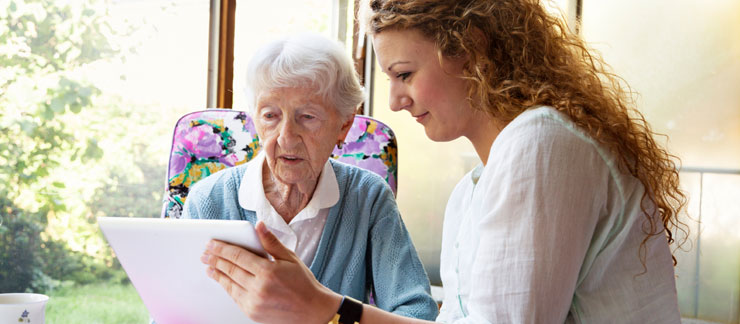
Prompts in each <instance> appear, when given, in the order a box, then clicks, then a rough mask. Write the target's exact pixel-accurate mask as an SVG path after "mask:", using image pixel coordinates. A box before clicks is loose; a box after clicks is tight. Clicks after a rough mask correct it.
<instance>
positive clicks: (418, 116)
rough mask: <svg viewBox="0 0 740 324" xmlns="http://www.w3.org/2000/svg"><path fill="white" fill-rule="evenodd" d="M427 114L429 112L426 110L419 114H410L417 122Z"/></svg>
mask: <svg viewBox="0 0 740 324" xmlns="http://www.w3.org/2000/svg"><path fill="white" fill-rule="evenodd" d="M427 115H429V112H428V111H427V112H425V113H423V114H419V115H412V116H413V117H414V118H416V122H417V123H421V121H422V120H424V118H425V117H426V116H427Z"/></svg>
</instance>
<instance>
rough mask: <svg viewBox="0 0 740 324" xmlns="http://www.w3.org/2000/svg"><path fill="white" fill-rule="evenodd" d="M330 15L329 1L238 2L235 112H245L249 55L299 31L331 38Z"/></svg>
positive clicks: (235, 32) (281, 0) (235, 36)
mask: <svg viewBox="0 0 740 324" xmlns="http://www.w3.org/2000/svg"><path fill="white" fill-rule="evenodd" d="M331 13H332V1H326V0H307V1H294V0H276V1H252V0H241V1H237V4H236V24H235V26H234V101H233V102H234V109H239V110H247V104H246V102H245V101H244V94H243V90H244V82H245V80H246V79H245V78H246V74H245V73H246V70H247V64H249V60H250V59H251V58H252V54H254V52H255V51H256V50H257V49H258V48H259V47H260V46H262V45H264V44H265V43H267V42H269V41H271V40H274V39H276V38H278V37H282V36H287V35H290V34H294V33H299V32H315V33H320V34H322V35H324V36H326V37H332V35H330V33H331V28H330V27H331V20H330V19H331ZM350 27H351V25H350ZM332 38H334V39H336V37H332ZM350 41H351V38H350ZM348 52H349V51H348Z"/></svg>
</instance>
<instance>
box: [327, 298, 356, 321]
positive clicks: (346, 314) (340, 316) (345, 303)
mask: <svg viewBox="0 0 740 324" xmlns="http://www.w3.org/2000/svg"><path fill="white" fill-rule="evenodd" d="M361 317H362V303H361V302H359V301H358V300H356V299H354V298H352V297H349V296H343V297H342V303H341V304H339V309H338V310H337V313H336V314H335V315H334V317H333V318H332V319H331V321H330V322H329V324H360V318H361Z"/></svg>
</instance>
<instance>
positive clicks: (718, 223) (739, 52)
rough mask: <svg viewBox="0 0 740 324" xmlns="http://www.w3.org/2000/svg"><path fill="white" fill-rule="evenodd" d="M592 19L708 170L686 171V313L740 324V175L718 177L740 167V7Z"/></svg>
mask: <svg viewBox="0 0 740 324" xmlns="http://www.w3.org/2000/svg"><path fill="white" fill-rule="evenodd" d="M582 21H583V23H582V27H581V31H582V33H583V37H584V38H585V39H586V40H587V41H588V42H589V43H590V44H591V45H592V46H594V47H595V48H597V49H598V50H600V51H601V52H602V53H603V55H604V58H605V59H606V61H607V62H608V63H609V64H611V65H612V67H613V68H614V70H615V72H616V73H617V74H619V75H620V76H622V77H624V78H625V80H626V81H627V82H628V83H629V84H630V85H631V86H632V87H633V89H634V90H635V91H636V92H638V93H639V94H640V96H639V97H638V105H639V107H640V109H641V111H642V112H643V113H644V114H645V116H646V117H647V119H648V121H649V122H650V123H651V125H652V126H653V128H654V129H655V130H656V131H657V132H660V133H664V134H666V135H668V141H667V144H668V147H669V149H670V150H671V151H672V152H673V153H675V154H677V155H678V156H679V157H680V158H681V159H682V161H683V165H684V166H685V167H692V168H694V169H698V170H700V171H699V172H682V173H681V181H682V186H683V188H685V190H686V191H687V192H688V194H689V198H690V201H689V206H688V209H687V212H688V215H684V216H683V220H684V222H686V223H687V225H688V226H689V228H690V232H689V238H690V241H689V242H688V243H686V245H685V246H684V248H685V249H688V251H679V252H678V253H677V254H676V257H677V259H678V262H679V263H678V267H677V268H676V275H677V288H678V293H679V306H680V309H681V313H682V315H683V316H685V317H691V318H700V319H705V320H712V321H719V322H722V323H739V322H740V315H739V313H740V307H739V306H740V299H739V298H738V296H739V295H740V288H739V286H740V265H739V264H738V262H739V261H738V260H739V256H740V254H739V252H738V251H740V237H738V235H737V229H738V228H740V223H739V222H738V219H740V206H738V199H737V197H740V181H738V179H740V176H738V175H734V174H723V173H716V172H713V171H712V170H710V169H711V168H719V169H730V170H729V171H732V170H733V169H734V170H738V169H740V127H738V125H740V109H739V108H738V107H740V92H739V91H737V89H740V2H738V1H701V2H698V1H688V0H681V1H673V2H671V3H670V4H666V3H660V2H655V1H639V0H627V1H595V0H593V1H592V0H586V1H584V5H583V20H582ZM663 140H664V141H665V139H663ZM702 170H703V171H702ZM679 234H680V233H679Z"/></svg>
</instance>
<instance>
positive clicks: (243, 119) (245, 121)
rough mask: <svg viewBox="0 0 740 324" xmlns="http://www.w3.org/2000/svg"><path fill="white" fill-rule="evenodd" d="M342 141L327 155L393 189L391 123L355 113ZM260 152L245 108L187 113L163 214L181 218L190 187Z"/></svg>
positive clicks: (176, 138)
mask: <svg viewBox="0 0 740 324" xmlns="http://www.w3.org/2000/svg"><path fill="white" fill-rule="evenodd" d="M345 143H346V144H345V145H343V147H342V148H341V149H338V148H335V149H334V152H333V153H332V155H331V158H333V159H337V160H339V161H342V162H345V163H348V164H353V165H356V166H358V167H361V168H364V169H367V170H370V171H373V172H375V173H377V174H379V175H380V176H381V177H383V179H385V181H386V182H388V184H389V185H390V187H391V189H392V190H393V193H394V194H395V193H396V187H397V183H398V149H397V148H398V146H397V143H396V136H395V134H394V133H393V130H391V129H390V127H388V126H386V125H385V124H383V123H382V122H379V121H377V120H375V119H373V118H370V117H367V116H360V115H358V116H356V117H355V121H354V124H353V125H352V128H351V129H350V131H349V134H347V138H346V139H345ZM259 151H260V145H259V137H258V136H257V131H256V130H255V127H254V123H253V122H252V119H251V118H250V117H249V115H247V114H246V113H245V112H243V111H238V110H231V109H207V110H202V111H196V112H192V113H188V114H186V115H185V116H183V117H181V118H180V120H178V121H177V124H176V125H175V131H174V134H173V136H172V148H171V150H170V160H169V167H168V168H167V184H166V189H165V195H164V201H163V206H162V217H165V218H180V215H181V214H182V207H183V204H184V203H185V200H186V199H187V195H188V191H189V189H190V187H191V186H192V185H193V184H194V183H195V182H197V181H198V180H200V179H203V178H205V177H207V176H209V175H211V174H213V173H215V172H218V171H219V170H222V169H225V168H229V167H233V166H237V165H240V164H244V163H246V162H247V161H249V160H251V159H252V158H253V157H255V156H256V155H257V154H258V153H259Z"/></svg>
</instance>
